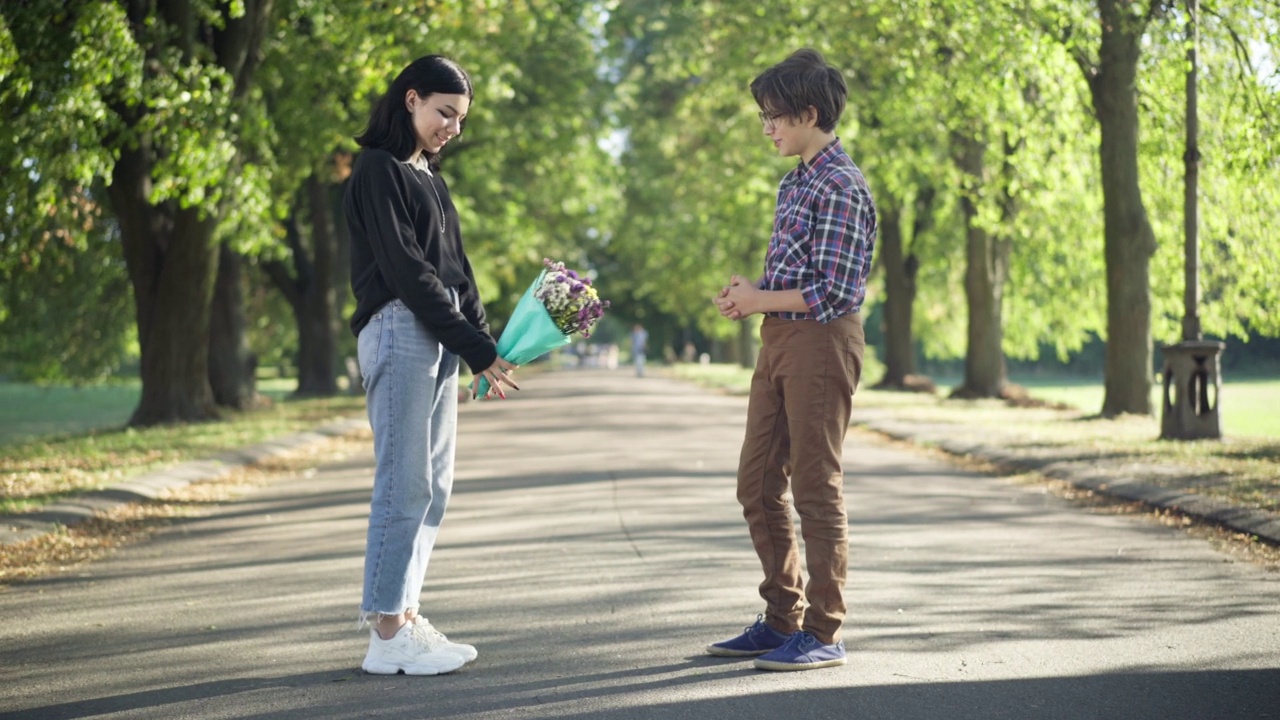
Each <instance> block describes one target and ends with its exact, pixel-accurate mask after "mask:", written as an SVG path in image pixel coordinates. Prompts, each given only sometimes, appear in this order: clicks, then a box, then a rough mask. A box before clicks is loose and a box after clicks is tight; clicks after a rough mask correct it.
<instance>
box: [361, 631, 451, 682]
mask: <svg viewBox="0 0 1280 720" xmlns="http://www.w3.org/2000/svg"><path fill="white" fill-rule="evenodd" d="M430 627H431V625H430V624H427V625H426V628H430ZM426 628H424V627H423V626H422V625H420V624H417V623H411V622H407V623H405V624H404V625H403V626H401V627H400V629H399V630H397V631H396V634H395V635H394V636H393V637H392V638H391V639H390V640H383V639H382V638H380V637H378V630H377V629H376V628H370V630H369V652H368V653H366V654H365V656H364V662H363V663H361V664H360V667H362V668H364V671H365V672H367V673H372V674H374V675H395V674H397V673H404V674H405V675H440V674H442V673H449V672H453V671H454V670H457V669H458V668H460V667H462V666H463V665H465V664H466V662H467V661H466V660H464V659H463V657H462V656H461V655H459V654H458V653H456V652H453V651H452V650H450V649H449V648H448V647H447V646H446V645H445V644H444V642H448V641H447V640H445V641H444V642H441V640H443V639H444V636H443V635H441V634H440V633H438V632H436V633H434V634H433V633H432V632H430V631H428V630H427V629H426ZM474 651H475V648H472V652H474Z"/></svg>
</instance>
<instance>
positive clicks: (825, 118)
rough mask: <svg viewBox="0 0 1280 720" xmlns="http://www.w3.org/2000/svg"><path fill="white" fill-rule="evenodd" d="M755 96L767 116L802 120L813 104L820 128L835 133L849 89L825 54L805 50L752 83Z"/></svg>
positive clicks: (766, 71) (762, 74) (752, 92)
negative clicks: (816, 111) (783, 116)
mask: <svg viewBox="0 0 1280 720" xmlns="http://www.w3.org/2000/svg"><path fill="white" fill-rule="evenodd" d="M751 95H752V96H753V97H755V99H756V104H757V105H759V106H760V109H761V110H762V111H764V113H765V114H766V115H786V116H788V117H792V118H800V117H803V116H804V114H805V111H806V110H808V109H809V106H810V105H812V106H813V107H814V108H817V110H818V127H819V128H821V129H822V130H823V132H831V131H832V130H834V129H835V127H836V123H837V122H839V121H840V115H841V114H843V113H844V104H845V99H846V98H847V97H848V95H849V88H848V86H847V85H845V82H844V76H843V75H841V74H840V71H839V70H837V69H836V68H834V67H832V66H831V65H828V64H827V61H826V59H825V58H823V57H822V53H819V52H818V51H817V50H813V49H810V48H803V49H801V50H797V51H795V52H793V53H791V56H790V57H788V58H787V59H786V60H783V61H782V62H780V63H778V64H777V65H774V66H773V67H771V68H769V69H768V70H765V71H764V72H762V73H760V76H759V77H757V78H756V79H755V80H752V81H751Z"/></svg>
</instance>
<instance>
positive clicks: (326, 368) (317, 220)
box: [293, 175, 338, 396]
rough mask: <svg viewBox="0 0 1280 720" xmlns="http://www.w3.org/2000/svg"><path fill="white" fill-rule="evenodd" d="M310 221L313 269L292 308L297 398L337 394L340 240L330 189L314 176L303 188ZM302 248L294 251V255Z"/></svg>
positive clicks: (308, 179)
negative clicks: (337, 262) (336, 289)
mask: <svg viewBox="0 0 1280 720" xmlns="http://www.w3.org/2000/svg"><path fill="white" fill-rule="evenodd" d="M304 190H305V192H306V202H307V204H308V210H309V214H310V219H311V241H312V242H311V248H312V267H311V272H310V277H309V281H308V282H307V284H306V287H301V288H299V290H300V293H299V298H300V300H301V302H299V303H297V304H295V305H294V306H293V314H294V318H295V319H296V320H297V322H298V390H297V394H298V395H303V396H327V395H336V394H337V393H338V381H337V360H338V338H337V327H336V326H337V310H336V307H335V305H336V303H335V295H334V288H333V286H334V283H333V266H334V260H335V255H336V250H337V240H336V236H335V233H334V232H333V214H332V212H331V209H332V207H333V204H332V201H331V193H330V192H329V187H328V186H326V185H325V184H324V183H321V182H320V180H319V178H317V177H316V176H315V175H312V176H311V177H309V178H307V181H306V184H305V186H304ZM299 250H301V247H298V248H297V249H295V252H298V251H299Z"/></svg>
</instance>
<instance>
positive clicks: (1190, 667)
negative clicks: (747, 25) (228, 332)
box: [0, 370, 1280, 720]
mask: <svg viewBox="0 0 1280 720" xmlns="http://www.w3.org/2000/svg"><path fill="white" fill-rule="evenodd" d="M522 385H523V386H524V387H525V390H524V391H523V392H521V393H517V394H515V396H514V397H513V398H512V399H511V400H507V401H496V402H486V403H469V404H466V405H464V406H463V408H462V410H461V423H460V426H461V430H460V437H459V464H458V471H459V472H458V478H457V484H456V488H455V495H454V499H453V504H452V505H451V508H450V511H449V515H448V518H447V519H446V521H445V526H444V529H443V531H442V536H441V541H440V544H439V546H438V548H437V551H436V554H435V556H434V557H433V561H432V567H431V570H430V573H429V575H428V579H427V588H426V590H425V591H424V595H423V600H424V612H425V614H427V615H428V616H429V617H430V618H431V619H432V621H433V622H434V623H435V624H436V625H437V626H438V627H440V628H441V629H443V630H444V631H445V632H447V633H449V634H450V636H451V637H454V638H455V639H458V640H461V641H465V642H470V643H474V644H475V645H477V646H478V647H479V649H480V653H481V655H480V659H479V660H477V661H476V662H475V663H474V664H472V665H469V666H468V667H467V668H466V669H465V670H464V671H461V672H459V673H456V674H453V675H449V676H442V677H435V678H408V677H403V676H401V677H376V676H366V675H364V674H363V673H362V672H360V671H359V669H358V665H359V661H360V659H361V657H362V656H363V652H364V649H365V644H366V642H367V640H366V636H365V635H364V634H362V633H361V632H357V630H356V628H355V617H356V606H357V604H358V602H359V593H360V587H359V582H360V568H361V562H362V548H363V542H364V528H365V512H366V508H367V501H368V488H369V483H370V472H371V471H370V466H371V462H372V458H371V455H370V454H369V453H367V452H365V453H360V454H357V455H353V456H351V457H349V458H347V459H345V460H342V461H338V462H334V463H332V464H329V465H326V466H324V467H322V468H320V469H319V470H318V471H317V472H314V473H308V474H306V475H300V476H297V477H293V478H289V479H285V480H282V481H280V482H277V483H275V484H273V485H271V486H269V487H266V488H263V489H261V490H259V491H257V492H255V493H254V494H253V495H251V496H249V497H246V498H244V499H242V500H240V501H237V502H233V503H228V504H225V505H221V506H217V507H215V508H212V509H211V511H210V514H209V515H208V516H207V517H202V518H198V519H193V520H189V521H183V522H181V523H180V524H178V525H175V526H174V527H173V528H171V529H169V530H166V531H165V532H163V533H162V534H160V535H159V536H158V537H156V538H154V539H152V540H150V541H148V542H146V543H144V544H141V545H137V546H134V547H130V548H126V549H124V550H122V551H120V552H118V553H116V554H114V555H113V556H111V557H109V558H107V559H105V560H103V561H100V562H97V563H94V564H91V565H88V566H86V567H84V568H82V569H79V570H78V571H76V572H75V573H73V574H69V575H65V576H60V577H54V578H49V579H45V580H41V581H38V582H32V583H28V584H23V585H17V586H13V587H11V588H8V589H7V590H5V591H3V592H0V720H7V719H9V718H30V719H32V720H35V719H37V718H38V719H40V720H60V719H64V718H112V719H114V718H129V719H147V720H149V719H156V720H159V719H165V720H174V719H179V718H200V719H210V720H212V719H221V718H227V719H230V718H242V719H248V718H299V719H302V718H306V719H309V720H338V719H346V718H406V719H408V718H477V719H481V718H483V719H490V718H493V719H496V718H604V719H606V720H609V719H617V720H624V719H625V720H630V719H638V718H734V720H744V719H747V718H777V717H790V716H797V717H813V718H894V719H895V720H915V719H920V720H923V719H925V718H944V717H945V718H974V719H977V718H983V719H991V718H1011V719H1012V718H1064V719H1065V718H1127V719H1133V718H1139V719H1145V718H1150V719H1152V720H1154V719H1156V718H1160V719H1161V720H1168V719H1170V718H1188V719H1191V718H1196V719H1200V718H1224V719H1226V718H1229V719H1231V720H1235V719H1238V718H1280V574H1277V573H1269V572H1266V571H1264V570H1262V569H1260V568H1258V567H1256V566H1253V565H1249V564H1242V563H1236V562H1233V561H1231V559H1230V558H1228V557H1227V556H1224V555H1222V554H1219V553H1218V552H1216V551H1215V550H1213V549H1212V548H1210V547H1209V546H1208V545H1207V544H1206V543H1204V542H1202V541H1200V540H1197V539H1194V538H1191V537H1189V536H1187V535H1186V534H1184V533H1181V532H1179V531H1177V530H1174V529H1169V528H1165V527H1161V526H1157V525H1154V524H1151V523H1149V522H1147V521H1145V520H1143V519H1140V518H1134V517H1127V516H1116V515H1106V514H1098V513H1093V512H1090V511H1086V510H1082V509H1079V508H1076V507H1073V506H1071V505H1069V504H1067V503H1066V502H1064V501H1062V500H1059V499H1057V498H1055V497H1054V496H1052V495H1050V494H1047V493H1045V492H1043V491H1042V490H1041V489H1039V488H1037V487H1031V486H1025V485H1017V484H1013V483H1010V482H1007V481H1004V480H1000V479H996V478H989V477H984V476H982V475H978V474H974V473H970V472H965V471H960V470H957V469H956V468H955V467H953V466H949V465H947V464H943V463H940V462H938V461H936V460H933V459H930V458H928V457H926V456H924V455H922V454H919V453H915V452H912V451H909V450H903V449H900V448H896V447H893V446H891V445H889V444H886V443H882V442H879V441H876V440H874V439H872V438H871V437H870V436H867V435H862V434H860V433H853V434H851V435H850V438H849V441H848V444H847V447H846V459H847V462H846V465H847V473H848V481H847V491H846V497H847V502H848V508H849V515H850V523H851V553H850V558H851V561H850V562H851V568H850V580H849V587H848V601H849V606H850V614H849V619H848V621H847V623H846V627H845V641H846V644H847V645H848V646H849V648H850V662H849V665H847V666H845V667H842V668H833V669H828V670H820V671H814V672H809V673H790V674H775V673H763V672H759V671H756V670H754V669H752V668H751V665H750V663H749V662H746V661H733V660H729V661H726V660H723V659H715V658H709V657H706V656H704V655H703V654H702V647H703V646H704V645H705V644H706V643H707V642H708V641H711V640H717V639H721V638H723V637H725V636H727V635H730V634H733V633H735V632H737V631H738V630H740V629H741V627H742V626H744V625H747V624H749V623H750V622H751V621H752V620H753V619H754V616H755V613H756V612H758V611H759V609H760V603H759V601H758V598H757V597H756V595H755V585H756V584H757V583H758V581H759V577H758V574H759V571H758V568H757V565H756V560H755V557H754V555H753V553H752V550H751V545H750V542H749V540H748V539H747V536H746V530H745V526H744V524H743V521H742V519H741V515H740V512H739V510H738V508H737V506H736V504H735V502H734V494H733V473H734V466H735V464H736V460H737V455H738V449H739V443H740V439H741V432H742V428H743V422H744V416H745V411H746V401H745V399H744V398H741V397H731V396H725V395H720V394H715V393H712V392H709V391H705V390H700V389H696V388H694V387H692V386H690V385H688V384H684V383H680V382H677V381H673V380H667V379H662V378H653V377H649V378H636V377H634V376H633V375H632V374H631V373H630V371H628V370H617V371H607V370H581V371H561V372H554V373H547V374H541V375H536V376H531V377H528V378H526V379H525V381H524V382H523V383H522Z"/></svg>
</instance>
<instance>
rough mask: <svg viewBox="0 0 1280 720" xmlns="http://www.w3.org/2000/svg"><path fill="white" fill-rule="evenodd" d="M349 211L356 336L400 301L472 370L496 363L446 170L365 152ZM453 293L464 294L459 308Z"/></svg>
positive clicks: (354, 178) (352, 186)
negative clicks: (431, 170)
mask: <svg viewBox="0 0 1280 720" xmlns="http://www.w3.org/2000/svg"><path fill="white" fill-rule="evenodd" d="M343 206H344V209H345V211H346V215H347V227H348V228H349V229H350V232H351V289H352V290H353V291H354V292H355V296H356V311H355V314H354V315H352V317H351V331H352V332H354V333H355V334H356V335H357V336H358V335H359V334H360V330H361V329H363V328H364V326H365V325H367V324H368V322H369V318H371V317H372V316H373V314H374V313H376V312H377V311H378V309H379V308H381V307H382V306H383V305H385V304H387V303H388V302H391V301H392V300H396V299H399V300H400V301H401V302H403V303H404V304H405V305H406V306H407V307H408V308H409V310H411V311H412V312H413V314H414V316H416V317H417V318H418V321H419V322H421V323H422V324H423V325H424V326H425V327H426V328H427V329H428V330H430V331H431V333H432V334H433V335H435V336H436V338H438V339H439V340H440V342H441V344H443V345H444V347H445V349H447V350H449V351H450V352H453V353H455V354H457V355H458V356H459V357H461V358H462V359H463V361H464V362H466V363H467V366H468V367H470V368H471V371H472V372H473V373H479V372H481V371H483V370H485V369H487V368H488V367H489V366H491V365H493V363H494V360H496V359H497V357H498V350H497V346H496V343H494V340H493V336H492V335H490V334H489V325H488V323H487V322H486V321H485V315H484V305H483V304H482V303H481V302H480V294H479V292H478V291H477V290H476V280H475V275H474V274H473V273H472V271H471V263H470V261H468V260H467V254H466V252H465V251H464V250H463V247H462V233H461V232H460V230H459V227H458V212H457V209H456V208H454V206H453V201H452V200H450V198H449V188H448V187H447V186H446V185H445V182H444V179H443V178H441V177H440V175H439V173H428V172H427V171H425V170H421V169H418V168H416V167H414V166H413V165H410V164H409V163H407V162H401V161H399V160H397V159H396V158H395V157H394V156H392V155H391V153H388V152H387V151H385V150H378V149H375V148H366V149H365V150H364V151H363V152H361V153H360V156H359V157H358V158H357V159H356V163H355V168H354V170H353V171H352V173H351V179H350V180H349V181H348V183H347V191H346V197H345V199H344V203H343ZM442 226H443V228H442ZM449 288H454V289H456V290H457V292H458V297H459V300H460V302H459V307H458V308H457V309H455V308H454V307H453V303H452V302H451V301H450V297H449V293H448V289H449Z"/></svg>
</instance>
